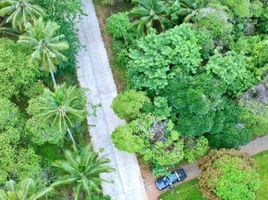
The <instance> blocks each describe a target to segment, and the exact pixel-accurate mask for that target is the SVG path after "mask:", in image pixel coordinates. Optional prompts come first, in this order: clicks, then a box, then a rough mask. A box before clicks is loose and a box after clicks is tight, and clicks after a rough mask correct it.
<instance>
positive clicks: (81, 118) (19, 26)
mask: <svg viewBox="0 0 268 200" xmlns="http://www.w3.org/2000/svg"><path fill="white" fill-rule="evenodd" d="M81 14H82V10H81V1H80V0H75V1H69V0H64V1H62V0H10V1H9V0H8V1H6V0H3V1H1V2H0V18H1V19H0V20H1V25H4V24H5V27H0V32H1V38H0V71H1V77H0V81H1V86H0V94H1V98H0V108H1V109H0V116H1V117H0V155H1V156H0V165H1V167H0V187H1V189H0V199H1V200H2V199H3V200H15V199H16V200H17V199H27V200H37V199H54V200H61V199H69V198H71V196H72V195H73V194H72V189H74V190H75V194H76V196H75V197H76V199H77V200H78V199H89V198H90V199H109V197H107V196H103V195H102V192H101V189H100V185H101V182H102V181H103V180H102V179H101V178H100V177H99V175H100V173H102V172H106V173H108V172H110V171H111V168H110V167H109V160H107V159H105V158H99V156H98V154H96V153H94V152H93V149H92V148H91V147H86V148H83V146H84V145H86V144H87V142H88V130H87V129H86V128H87V126H86V122H85V118H86V116H87V113H86V111H85V110H86V104H87V102H86V97H85V91H84V90H83V89H80V88H78V87H77V86H74V85H73V84H76V83H77V80H76V76H75V73H74V69H75V67H76V53H77V51H78V47H79V42H78V38H77V34H76V29H75V23H76V18H78V17H79V16H80V15H81ZM5 36H8V38H9V39H7V38H5ZM69 47H70V48H69ZM67 59H68V62H64V61H66V60H67ZM56 69H60V70H58V72H56ZM63 69H64V71H65V72H68V74H64V75H63V73H62V72H63ZM43 70H47V71H50V74H51V76H52V80H53V82H54V88H52V87H51V85H52V84H51V82H50V81H49V80H48V79H47V75H46V74H47V73H44V72H43ZM70 72H72V73H70ZM54 73H55V74H56V77H54ZM59 76H64V77H63V78H62V79H59ZM66 77H67V78H68V85H67V84H65V83H63V84H60V85H57V83H56V81H57V82H61V83H62V82H63V81H64V80H65V79H67V78H66ZM85 127H86V128H85ZM66 132H68V134H69V135H70V136H72V132H75V133H76V136H77V137H76V139H77V140H76V142H74V144H76V145H74V146H72V145H70V142H68V141H67V142H66V141H65V140H64V139H65V134H66ZM78 133H83V134H85V135H82V134H81V135H78ZM72 140H73V141H74V139H73V137H72ZM82 140H83V141H82ZM81 141H82V142H81ZM73 147H74V149H75V152H74V153H70V154H72V155H73V156H74V157H73V158H72V159H69V161H70V162H71V163H70V165H69V166H72V167H73V169H76V168H79V167H80V166H82V164H84V165H83V168H86V170H84V172H85V174H83V176H80V178H81V179H82V180H77V179H76V180H77V182H76V181H75V180H74V179H73V177H72V175H74V176H76V175H77V171H71V170H70V171H71V172H70V176H69V177H71V178H72V180H73V182H72V183H74V182H76V184H71V182H70V179H68V180H67V182H68V183H69V186H68V187H64V188H63V187H62V185H64V184H66V181H65V179H64V178H66V176H68V174H66V176H62V174H61V172H62V171H61V170H59V169H56V168H54V167H53V166H52V162H53V161H55V160H56V159H59V158H60V157H61V152H63V151H64V150H65V149H72V148H73ZM68 152H70V151H68V150H66V158H67V160H68V158H70V157H68V155H67V154H68ZM75 154H79V155H75ZM80 154H81V155H80ZM73 159H80V161H78V164H77V165H75V166H73ZM57 163H58V165H57V166H58V167H59V168H61V166H60V165H61V164H62V166H63V168H62V169H64V167H65V166H66V165H67V161H66V162H64V161H62V162H57ZM77 166H78V167H77ZM65 169H66V168H65ZM69 169H70V168H68V170H69ZM68 170H67V171H65V172H66V173H67V172H68ZM72 172H73V174H72ZM79 173H80V174H81V173H82V172H81V171H79ZM85 175H87V176H88V177H85ZM92 178H93V179H94V180H93V179H92ZM56 179H57V180H58V181H57V180H56ZM13 180H14V181H13ZM33 180H34V181H33ZM55 181H56V182H55ZM86 182H88V185H87V186H86V184H85V183H86ZM5 183H6V186H5ZM53 183H54V184H53ZM81 186H83V187H81ZM56 187H57V188H56ZM54 189H55V190H54ZM80 189H81V191H82V192H81V193H84V194H89V193H90V195H87V196H85V195H84V196H83V195H79V193H80ZM37 191H41V192H40V193H38V192H37ZM89 191H90V192H89ZM47 193H49V194H47ZM48 195H49V196H48ZM78 197H79V198H78Z"/></svg>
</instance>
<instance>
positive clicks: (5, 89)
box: [0, 39, 40, 98]
mask: <svg viewBox="0 0 268 200" xmlns="http://www.w3.org/2000/svg"><path fill="white" fill-rule="evenodd" d="M30 56H31V52H30V51H29V49H27V48H24V47H22V46H21V45H19V44H17V43H15V42H13V41H12V40H9V39H0V71H1V76H0V82H1V85H0V96H1V97H7V98H12V97H16V98H19V97H20V96H21V95H23V94H24V91H26V90H27V88H29V87H30V86H31V85H32V84H33V83H34V82H35V81H36V80H37V78H38V77H39V76H40V71H39V66H37V65H36V64H34V63H30V62H29V60H30Z"/></svg>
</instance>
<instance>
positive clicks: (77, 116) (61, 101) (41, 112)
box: [28, 84, 86, 146]
mask: <svg viewBox="0 0 268 200" xmlns="http://www.w3.org/2000/svg"><path fill="white" fill-rule="evenodd" d="M28 113H29V114H31V115H32V116H33V117H37V118H38V119H39V121H40V122H42V121H46V122H49V123H50V124H52V125H56V127H57V128H58V129H59V130H60V131H61V132H66V131H67V132H68V134H69V136H70V138H71V140H72V142H73V144H74V146H76V142H75V140H74V137H73V134H72V133H71V130H70V128H72V127H73V126H74V125H77V124H80V123H81V122H82V121H83V120H84V119H85V118H86V97H85V94H84V91H83V90H81V89H79V88H77V87H75V86H70V87H67V86H66V84H62V85H59V86H58V87H56V88H55V91H50V90H49V89H47V88H46V89H45V90H44V93H43V94H42V95H41V96H39V97H37V98H35V99H32V100H31V101H30V105H29V107H28Z"/></svg>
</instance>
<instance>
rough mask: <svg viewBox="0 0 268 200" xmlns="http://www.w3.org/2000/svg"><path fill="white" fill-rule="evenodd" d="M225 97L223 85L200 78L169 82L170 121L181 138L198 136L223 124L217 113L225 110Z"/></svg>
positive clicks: (167, 90) (167, 94)
mask: <svg viewBox="0 0 268 200" xmlns="http://www.w3.org/2000/svg"><path fill="white" fill-rule="evenodd" d="M208 83H209V84H208ZM223 93H224V88H222V87H221V85H220V82H218V81H217V80H215V79H213V78H211V77H208V76H205V75H199V76H195V77H194V78H190V77H188V78H181V79H177V80H176V79H174V80H172V81H170V82H169V85H168V86H167V88H166V90H165V93H164V94H165V96H166V98H167V99H168V102H169V105H170V106H171V108H172V112H171V119H172V120H173V122H174V123H175V124H176V125H177V128H178V130H179V131H180V132H181V134H182V135H184V136H198V135H202V134H204V133H207V132H210V131H211V130H212V129H213V128H214V125H215V123H214V122H217V123H219V122H220V121H218V120H217V119H216V117H218V115H216V114H215V113H216V112H217V110H219V109H221V107H222V95H223ZM193 122H194V123H193ZM217 125H218V124H217Z"/></svg>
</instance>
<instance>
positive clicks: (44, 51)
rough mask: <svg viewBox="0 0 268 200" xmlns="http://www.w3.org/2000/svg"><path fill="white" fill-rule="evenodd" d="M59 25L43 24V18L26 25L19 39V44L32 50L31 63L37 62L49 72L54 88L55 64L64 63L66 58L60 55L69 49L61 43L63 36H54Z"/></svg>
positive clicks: (49, 22) (52, 23) (65, 43)
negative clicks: (24, 31)
mask: <svg viewBox="0 0 268 200" xmlns="http://www.w3.org/2000/svg"><path fill="white" fill-rule="evenodd" d="M59 28H60V27H59V25H58V24H57V23H55V22H52V21H48V22H44V20H43V18H39V19H38V20H36V21H34V23H33V24H30V23H28V24H26V25H25V29H26V33H25V34H24V35H21V36H20V37H19V41H18V42H19V43H21V44H23V45H25V46H28V47H31V48H32V49H33V53H32V61H33V60H36V61H38V62H39V63H40V64H41V66H42V67H43V68H45V69H48V70H49V71H50V75H51V78H52V81H53V83H54V87H56V86H57V83H56V80H55V77H54V72H56V69H57V67H56V64H58V63H59V62H60V61H66V60H67V58H66V57H65V56H64V55H63V54H62V52H63V51H64V50H67V49H68V48H69V44H68V43H67V42H66V41H63V38H64V35H56V33H57V31H58V30H59Z"/></svg>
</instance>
